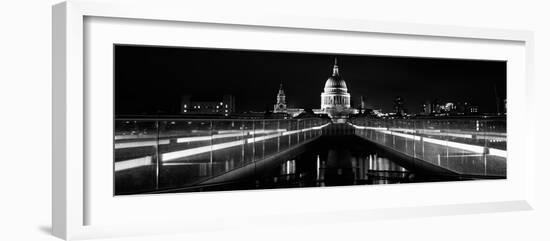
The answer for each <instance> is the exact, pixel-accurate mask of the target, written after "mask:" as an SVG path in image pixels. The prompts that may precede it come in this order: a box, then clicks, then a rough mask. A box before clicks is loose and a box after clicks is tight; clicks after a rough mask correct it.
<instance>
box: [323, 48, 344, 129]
mask: <svg viewBox="0 0 550 241" xmlns="http://www.w3.org/2000/svg"><path fill="white" fill-rule="evenodd" d="M350 98H351V96H350V94H349V93H348V87H347V86H346V82H345V81H344V79H343V78H342V77H341V76H340V70H339V69H338V60H337V59H336V58H334V66H333V68H332V76H330V77H329V78H328V79H327V81H326V82H325V88H324V90H323V92H322V93H321V110H322V111H323V112H325V113H327V114H328V115H329V116H330V117H331V118H332V119H333V120H336V121H337V122H345V120H346V119H347V116H348V115H349V114H350V111H351V108H350V107H351V106H350Z"/></svg>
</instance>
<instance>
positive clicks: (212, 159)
mask: <svg viewBox="0 0 550 241" xmlns="http://www.w3.org/2000/svg"><path fill="white" fill-rule="evenodd" d="M212 125H213V124H212V121H210V171H209V174H210V176H213V174H214V173H213V170H214V168H213V165H214V163H213V161H214V153H213V152H214V151H213V150H212V146H213V145H214V139H213V138H212Z"/></svg>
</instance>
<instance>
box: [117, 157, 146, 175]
mask: <svg viewBox="0 0 550 241" xmlns="http://www.w3.org/2000/svg"><path fill="white" fill-rule="evenodd" d="M152 160H153V159H152V157H151V156H144V157H140V158H135V159H130V160H125V161H118V162H115V172H118V171H124V170H128V169H133V168H137V167H143V166H148V165H151V164H152Z"/></svg>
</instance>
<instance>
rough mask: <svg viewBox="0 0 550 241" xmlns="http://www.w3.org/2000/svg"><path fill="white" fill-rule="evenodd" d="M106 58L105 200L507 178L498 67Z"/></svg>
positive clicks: (183, 52) (312, 56) (247, 56)
mask: <svg viewBox="0 0 550 241" xmlns="http://www.w3.org/2000/svg"><path fill="white" fill-rule="evenodd" d="M113 48H114V93H113V95H114V96H113V98H114V112H115V113H114V120H113V121H114V134H113V138H114V147H113V149H114V157H113V178H114V195H132V194H161V193H180V192H205V191H231V190H261V189H275V188H315V187H331V186H350V185H382V184H399V185H401V184H410V183H425V182H455V181H481V180H489V179H506V178H507V148H506V144H507V132H506V126H507V125H506V116H507V106H506V105H507V103H506V100H507V97H506V93H507V87H506V80H507V71H506V61H494V60H479V59H477V60H473V59H449V58H447V59H445V58H424V57H401V56H379V55H364V54H342V53H313V52H282V51H269V50H243V49H216V48H196V47H167V46H141V45H125V44H115V45H114V46H113ZM411 188H414V186H412V185H411Z"/></svg>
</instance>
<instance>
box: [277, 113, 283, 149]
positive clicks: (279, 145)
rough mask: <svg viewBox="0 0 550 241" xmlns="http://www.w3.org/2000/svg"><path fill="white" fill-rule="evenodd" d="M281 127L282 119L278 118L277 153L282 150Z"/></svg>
mask: <svg viewBox="0 0 550 241" xmlns="http://www.w3.org/2000/svg"><path fill="white" fill-rule="evenodd" d="M280 129H281V121H280V120H277V153H279V152H280V151H281V135H282V133H281V132H280V131H279V130H280Z"/></svg>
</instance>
